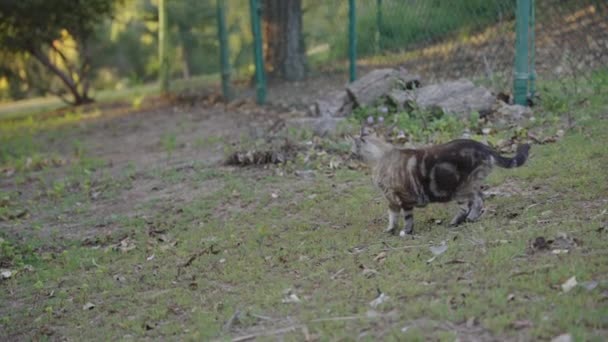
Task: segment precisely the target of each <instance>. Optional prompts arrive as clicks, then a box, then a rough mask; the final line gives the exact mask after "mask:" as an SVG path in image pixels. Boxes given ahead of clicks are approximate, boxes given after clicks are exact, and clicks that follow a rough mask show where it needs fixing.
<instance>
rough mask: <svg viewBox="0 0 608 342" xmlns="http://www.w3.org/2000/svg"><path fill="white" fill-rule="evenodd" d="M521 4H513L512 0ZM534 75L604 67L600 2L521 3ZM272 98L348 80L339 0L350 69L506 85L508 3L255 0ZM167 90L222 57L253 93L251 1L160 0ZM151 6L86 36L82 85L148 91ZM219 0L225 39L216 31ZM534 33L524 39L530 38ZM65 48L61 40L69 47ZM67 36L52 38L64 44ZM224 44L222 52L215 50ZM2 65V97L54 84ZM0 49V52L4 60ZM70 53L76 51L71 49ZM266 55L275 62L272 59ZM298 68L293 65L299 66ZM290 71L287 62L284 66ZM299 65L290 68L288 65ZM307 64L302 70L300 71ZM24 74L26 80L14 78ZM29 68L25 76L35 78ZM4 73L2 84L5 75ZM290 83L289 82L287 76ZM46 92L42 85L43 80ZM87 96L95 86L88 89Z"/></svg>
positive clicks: (318, 92)
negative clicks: (86, 74)
mask: <svg viewBox="0 0 608 342" xmlns="http://www.w3.org/2000/svg"><path fill="white" fill-rule="evenodd" d="M521 1H523V0H520V2H521ZM525 1H526V2H531V3H532V4H533V5H534V9H535V10H534V11H533V12H530V19H531V20H532V21H533V23H532V25H531V26H530V29H529V34H530V38H529V39H530V41H533V42H534V45H530V49H529V56H528V57H526V58H528V60H529V64H530V68H529V72H530V75H531V77H532V78H534V76H535V75H536V77H537V78H538V79H555V78H562V77H572V76H575V75H577V74H580V73H584V72H586V71H589V70H593V69H596V68H599V67H605V66H607V65H608V1H606V0H525ZM255 2H257V3H259V5H260V7H261V12H260V13H259V16H258V18H259V20H260V28H261V29H260V33H261V38H262V46H261V50H262V54H263V56H264V63H263V64H264V69H265V74H266V76H267V77H266V78H265V79H267V81H268V87H269V89H268V100H269V101H270V102H274V103H276V102H295V103H301V104H311V103H312V102H314V99H315V98H316V97H319V96H322V95H324V94H326V93H327V92H329V91H332V90H334V89H340V88H343V87H344V85H345V84H347V83H348V82H349V54H350V55H353V54H352V53H349V52H350V51H349V49H350V47H351V39H350V38H353V37H349V24H350V23H351V21H350V18H349V13H351V12H350V11H349V4H351V3H353V4H354V5H355V9H356V11H354V12H353V13H354V14H355V17H354V21H353V22H352V23H353V24H354V33H355V36H354V38H356V39H355V40H356V50H355V51H353V52H355V53H354V55H356V66H357V74H358V76H359V77H360V76H362V75H364V74H365V73H366V72H367V71H369V70H371V69H373V68H380V67H404V68H406V69H409V70H410V71H412V72H415V73H418V74H420V75H421V76H422V77H423V78H424V81H425V83H429V82H434V81H438V80H445V79H457V78H461V77H467V78H470V79H472V80H474V81H476V82H479V83H482V84H484V85H487V86H490V87H492V88H493V89H494V90H496V91H507V92H510V91H511V89H512V87H513V80H514V62H515V26H516V25H515V24H516V8H517V3H518V1H517V0H458V1H455V0H354V1H352V0H351V1H349V0H255ZM165 3H166V8H167V10H166V18H167V34H166V36H167V47H166V55H167V56H168V63H165V64H168V69H169V70H168V75H169V79H170V90H171V91H181V90H184V89H196V88H200V86H202V85H205V86H208V85H210V84H213V85H218V87H217V89H218V90H219V89H220V87H219V85H220V81H221V76H222V63H221V60H222V59H221V53H222V51H224V60H225V61H226V62H227V63H226V65H227V66H229V68H225V70H224V76H225V77H226V79H228V78H229V79H230V81H231V85H232V89H230V90H231V91H233V92H234V95H235V97H236V98H243V97H251V98H254V97H255V95H256V83H255V78H254V71H255V69H256V68H255V65H256V64H255V59H254V36H253V34H252V27H253V26H252V19H251V18H254V17H255V16H253V17H252V15H251V3H250V1H246V0H217V1H200V0H165ZM158 4H159V2H158V1H157V0H134V1H126V2H124V4H123V5H122V7H121V10H120V11H118V12H117V13H116V16H115V18H114V19H113V20H111V21H108V22H105V23H103V25H101V27H99V28H98V32H97V37H96V39H95V40H94V41H92V42H91V44H90V47H91V51H92V53H91V55H92V56H94V57H95V58H93V59H92V63H91V73H90V75H91V82H90V84H91V88H92V89H95V90H104V89H112V90H121V89H127V88H137V87H140V86H141V87H149V86H150V84H154V83H155V82H156V81H157V80H158V78H159V75H160V74H161V63H160V61H159V55H160V51H159V32H158V30H159V7H158ZM218 4H222V5H223V11H221V13H223V19H224V20H223V24H224V27H225V29H226V30H225V35H224V36H225V38H226V39H225V41H224V45H222V39H221V37H222V35H220V32H219V27H220V26H219V24H220V22H221V21H220V20H218V13H220V12H218ZM532 35H533V36H532ZM70 44H71V45H70ZM72 45H74V43H73V42H71V41H70V37H69V36H66V37H64V38H62V40H60V41H58V42H57V46H59V47H62V46H66V47H68V46H72ZM222 47H223V48H224V49H222ZM4 55H6V56H7V57H6V58H3V62H2V65H0V72H3V74H4V76H2V75H0V83H1V82H4V83H7V82H8V85H6V86H5V87H4V88H3V89H0V98H5V99H18V98H24V97H28V96H36V95H38V96H39V95H42V94H44V90H40V89H37V88H36V87H35V85H44V86H45V88H48V89H51V90H59V88H61V84H59V82H58V81H57V79H56V78H55V77H53V75H51V74H49V73H48V72H47V73H45V72H44V70H42V71H41V70H39V69H41V68H40V67H39V66H38V65H37V64H36V63H35V61H33V59H31V58H29V59H28V58H27V55H26V54H23V55H14V54H13V55H9V54H4ZM4 55H2V56H4ZM74 58H76V59H77V56H76V57H74ZM272 58H274V59H272ZM302 66H303V68H301V67H302ZM291 69H293V70H291ZM296 70H297V71H298V72H295V73H293V72H290V71H296ZM301 70H304V71H305V74H306V75H305V76H306V77H304V78H300V77H299V76H300V75H301V74H302V73H301ZM23 75H25V76H23ZM34 76H35V77H34ZM3 80H4V81H3ZM294 81H295V82H294ZM43 88H44V87H43ZM93 95H95V94H93Z"/></svg>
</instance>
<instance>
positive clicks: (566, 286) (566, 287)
mask: <svg viewBox="0 0 608 342" xmlns="http://www.w3.org/2000/svg"><path fill="white" fill-rule="evenodd" d="M577 284H578V283H577V281H576V277H570V278H569V279H568V280H566V282H564V283H563V284H562V285H561V286H562V291H564V292H570V290H572V289H573V288H575V287H576V285H577Z"/></svg>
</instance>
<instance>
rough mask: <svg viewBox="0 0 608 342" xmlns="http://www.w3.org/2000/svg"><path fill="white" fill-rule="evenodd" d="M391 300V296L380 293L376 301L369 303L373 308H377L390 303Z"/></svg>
mask: <svg viewBox="0 0 608 342" xmlns="http://www.w3.org/2000/svg"><path fill="white" fill-rule="evenodd" d="M389 299H390V297H389V296H387V295H385V294H384V293H383V292H381V291H378V297H376V298H375V299H374V300H372V301H371V302H369V305H370V306H371V307H372V308H374V309H375V308H377V307H378V306H379V305H380V304H382V303H384V302H386V301H388V300H389Z"/></svg>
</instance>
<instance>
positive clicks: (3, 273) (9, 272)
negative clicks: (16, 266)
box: [0, 269, 15, 279]
mask: <svg viewBox="0 0 608 342" xmlns="http://www.w3.org/2000/svg"><path fill="white" fill-rule="evenodd" d="M14 274H15V272H14V271H12V270H9V269H1V270H0V276H1V277H2V279H9V278H11V277H12V276H13V275H14Z"/></svg>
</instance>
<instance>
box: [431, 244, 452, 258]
mask: <svg viewBox="0 0 608 342" xmlns="http://www.w3.org/2000/svg"><path fill="white" fill-rule="evenodd" d="M429 250H430V251H431V253H433V255H441V254H443V253H445V251H447V250H448V245H447V244H446V241H442V242H441V244H440V245H437V246H430V247H429Z"/></svg>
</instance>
